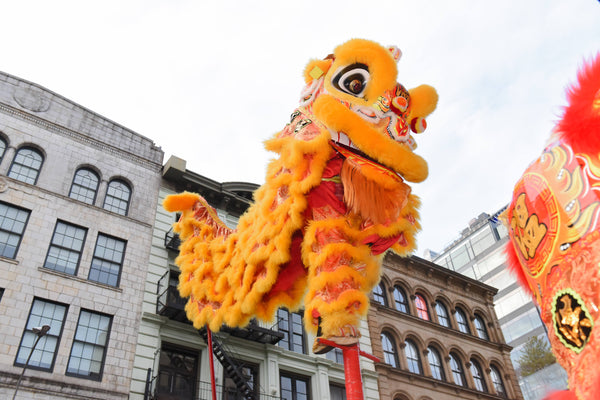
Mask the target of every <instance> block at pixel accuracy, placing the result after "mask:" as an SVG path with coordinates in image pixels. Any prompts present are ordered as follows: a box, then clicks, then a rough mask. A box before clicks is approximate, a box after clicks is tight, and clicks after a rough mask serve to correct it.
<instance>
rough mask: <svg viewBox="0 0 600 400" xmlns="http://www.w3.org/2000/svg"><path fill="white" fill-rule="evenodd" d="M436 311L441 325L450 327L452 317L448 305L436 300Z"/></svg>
mask: <svg viewBox="0 0 600 400" xmlns="http://www.w3.org/2000/svg"><path fill="white" fill-rule="evenodd" d="M435 312H436V314H437V317H438V322H439V323H440V325H442V326H445V327H446V328H450V318H449V317H448V310H446V306H444V304H442V303H441V302H440V301H436V302H435Z"/></svg>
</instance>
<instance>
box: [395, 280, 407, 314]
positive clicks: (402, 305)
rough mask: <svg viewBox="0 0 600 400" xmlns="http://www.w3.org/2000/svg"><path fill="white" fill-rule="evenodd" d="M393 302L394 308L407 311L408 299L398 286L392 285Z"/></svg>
mask: <svg viewBox="0 0 600 400" xmlns="http://www.w3.org/2000/svg"><path fill="white" fill-rule="evenodd" d="M394 303H395V304H396V310H398V311H402V312H403V313H408V300H406V294H405V293H404V290H402V288H401V287H399V286H394Z"/></svg>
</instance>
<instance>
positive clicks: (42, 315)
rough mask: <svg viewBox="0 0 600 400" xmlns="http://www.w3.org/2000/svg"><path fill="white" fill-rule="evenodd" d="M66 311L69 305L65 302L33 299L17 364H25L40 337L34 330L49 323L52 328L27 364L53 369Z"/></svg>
mask: <svg viewBox="0 0 600 400" xmlns="http://www.w3.org/2000/svg"><path fill="white" fill-rule="evenodd" d="M66 313H67V306H66V305H65V304H60V303H53V302H50V301H46V300H41V299H34V300H33V304H32V305H31V310H30V311H29V318H28V319H27V325H26V326H25V331H24V332H23V337H22V338H21V344H20V345H19V351H18V352H17V358H16V359H15V365H21V366H24V365H25V363H26V362H27V358H28V357H29V355H30V353H31V349H32V348H33V346H34V344H35V341H36V340H37V339H38V335H37V333H36V332H34V329H35V328H39V327H42V326H44V325H49V326H50V330H49V331H48V332H47V333H46V334H45V335H44V336H42V337H41V338H40V340H39V342H38V344H37V346H36V347H35V350H34V351H33V354H31V358H30V360H29V364H27V365H28V366H29V367H33V368H37V369H42V370H47V371H51V370H52V368H53V367H54V360H55V358H56V351H57V349H58V343H59V342H60V337H61V334H62V328H63V322H64V320H65V314H66Z"/></svg>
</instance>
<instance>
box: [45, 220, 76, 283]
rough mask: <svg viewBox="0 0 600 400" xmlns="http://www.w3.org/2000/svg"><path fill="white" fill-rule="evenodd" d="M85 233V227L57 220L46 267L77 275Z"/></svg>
mask: <svg viewBox="0 0 600 400" xmlns="http://www.w3.org/2000/svg"><path fill="white" fill-rule="evenodd" d="M85 234H86V229H84V228H80V227H77V226H74V225H70V224H67V223H65V222H61V221H59V222H57V224H56V227H55V229H54V235H53V236H52V241H51V243H50V248H49V249H48V255H47V256H46V262H45V263H44V267H45V268H49V269H53V270H55V271H59V272H64V273H67V274H71V275H75V273H76V271H77V267H78V266H79V260H80V257H81V251H82V249H83V238H84V237H85Z"/></svg>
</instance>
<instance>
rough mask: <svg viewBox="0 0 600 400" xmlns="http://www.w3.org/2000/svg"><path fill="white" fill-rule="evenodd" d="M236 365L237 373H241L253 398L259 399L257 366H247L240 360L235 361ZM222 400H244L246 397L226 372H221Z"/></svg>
mask: <svg viewBox="0 0 600 400" xmlns="http://www.w3.org/2000/svg"><path fill="white" fill-rule="evenodd" d="M235 362H236V364H237V365H238V368H239V371H240V372H241V373H242V376H243V378H244V379H245V381H246V384H247V385H248V387H249V388H250V389H252V390H253V393H254V398H255V399H258V398H260V393H259V390H258V389H259V387H260V385H259V375H258V365H255V364H248V363H246V362H245V361H242V360H235ZM223 382H224V384H223V399H222V400H246V399H247V398H248V397H246V396H245V395H244V394H243V393H242V392H241V391H240V389H239V388H238V387H237V385H236V384H235V381H234V380H233V379H232V378H231V377H230V376H228V375H227V372H226V371H223Z"/></svg>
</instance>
